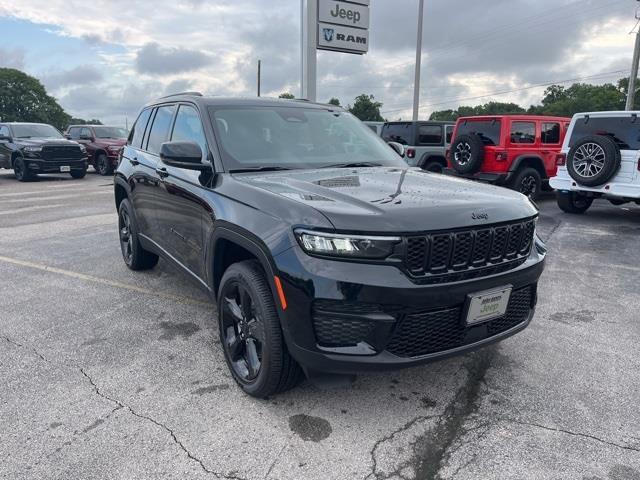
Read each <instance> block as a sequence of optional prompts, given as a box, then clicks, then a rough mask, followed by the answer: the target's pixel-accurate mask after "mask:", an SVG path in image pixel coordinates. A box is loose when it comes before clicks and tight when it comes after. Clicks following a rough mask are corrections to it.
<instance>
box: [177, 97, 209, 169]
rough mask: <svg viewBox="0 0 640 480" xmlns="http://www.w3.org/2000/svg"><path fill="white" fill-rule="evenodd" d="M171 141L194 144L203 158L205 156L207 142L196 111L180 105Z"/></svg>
mask: <svg viewBox="0 0 640 480" xmlns="http://www.w3.org/2000/svg"><path fill="white" fill-rule="evenodd" d="M171 140H175V141H183V142H195V143H197V144H198V145H200V150H202V155H203V157H206V155H207V140H206V139H205V137H204V131H203V130H202V122H201V121H200V115H199V114H198V111H197V110H196V109H195V108H193V107H190V106H188V105H180V108H179V109H178V115H176V123H175V125H174V127H173V134H172V135H171Z"/></svg>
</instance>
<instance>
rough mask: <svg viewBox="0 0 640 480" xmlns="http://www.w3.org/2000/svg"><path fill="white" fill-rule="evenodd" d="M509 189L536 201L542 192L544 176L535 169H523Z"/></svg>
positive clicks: (516, 175)
mask: <svg viewBox="0 0 640 480" xmlns="http://www.w3.org/2000/svg"><path fill="white" fill-rule="evenodd" d="M509 188H511V189H512V190H515V191H516V192H520V193H522V194H523V195H526V196H527V197H529V198H531V199H532V200H536V199H537V198H538V197H539V196H540V191H541V190H542V176H541V175H540V172H538V171H537V170H536V169H535V168H532V167H524V168H521V169H520V170H518V171H517V172H516V174H515V175H514V177H513V179H512V180H511V181H510V182H509Z"/></svg>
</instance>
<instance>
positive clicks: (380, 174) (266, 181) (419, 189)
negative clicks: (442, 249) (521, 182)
mask: <svg viewBox="0 0 640 480" xmlns="http://www.w3.org/2000/svg"><path fill="white" fill-rule="evenodd" d="M235 177H236V179H237V180H238V181H241V182H246V183H249V184H251V185H252V186H254V187H256V188H260V189H263V190H267V191H269V192H271V193H273V194H277V195H280V196H281V197H284V198H287V199H289V200H291V201H294V202H298V203H302V204H305V205H307V206H310V207H313V208H314V209H316V210H318V211H319V212H321V213H322V214H323V215H324V216H326V217H327V219H328V220H329V221H330V222H331V223H332V224H333V225H334V227H335V228H336V229H338V230H345V231H361V232H394V233H401V232H407V233H408V232H420V231H431V230H444V229H453V228H463V227H472V226H476V225H478V226H479V225H483V224H487V225H489V224H495V223H501V222H507V221H514V220H519V219H523V218H528V217H531V216H534V215H536V214H537V209H536V208H535V207H534V206H533V205H532V204H531V202H530V201H529V200H528V199H527V198H526V197H525V196H524V195H521V194H520V193H517V192H514V191H511V190H508V189H506V188H500V187H494V186H491V185H485V184H481V183H477V182H472V181H469V180H464V179H459V178H454V177H449V176H446V175H440V174H435V173H429V172H425V171H422V170H420V169H412V168H409V169H401V168H394V167H374V168H350V169H346V168H340V169H320V170H292V171H287V172H275V173H269V174H240V175H236V176H235Z"/></svg>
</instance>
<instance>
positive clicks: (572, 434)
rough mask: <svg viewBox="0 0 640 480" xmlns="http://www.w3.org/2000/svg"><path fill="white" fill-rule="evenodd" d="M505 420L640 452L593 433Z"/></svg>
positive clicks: (509, 419)
mask: <svg viewBox="0 0 640 480" xmlns="http://www.w3.org/2000/svg"><path fill="white" fill-rule="evenodd" d="M505 420H506V421H507V422H510V423H515V424H518V425H526V426H529V427H534V428H541V429H543V430H548V431H550V432H556V433H564V434H566V435H571V436H573V437H582V438H588V439H590V440H595V441H596V442H600V443H604V444H605V445H610V446H612V447H617V448H621V449H624V450H631V451H632V452H640V448H636V447H632V446H630V445H622V444H620V443H615V442H610V441H608V440H604V439H602V438H599V437H596V436H595V435H591V434H589V433H580V432H572V431H571V430H565V429H563V428H557V427H549V426H546V425H541V424H539V423H534V422H523V421H522V420H515V419H512V418H506V419H505Z"/></svg>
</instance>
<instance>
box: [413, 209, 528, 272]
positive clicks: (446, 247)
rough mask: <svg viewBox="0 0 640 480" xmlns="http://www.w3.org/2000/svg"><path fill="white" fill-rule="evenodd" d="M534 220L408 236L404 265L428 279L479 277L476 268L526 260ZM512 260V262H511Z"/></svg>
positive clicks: (487, 267)
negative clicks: (475, 271)
mask: <svg viewBox="0 0 640 480" xmlns="http://www.w3.org/2000/svg"><path fill="white" fill-rule="evenodd" d="M534 230H535V222H534V220H527V221H526V222H518V223H512V224H509V225H500V226H497V227H489V228H487V227H485V228H482V229H477V230H475V229H474V230H463V231H458V232H453V233H436V234H431V235H424V236H414V237H408V238H407V244H406V245H407V250H406V255H405V266H406V268H407V270H408V271H409V273H410V274H411V275H412V276H413V277H416V278H417V279H420V280H422V281H424V282H427V283H443V282H449V281H458V280H465V279H468V278H476V277H477V276H478V275H476V274H475V273H474V270H476V269H483V274H484V275H490V274H491V273H488V272H485V271H484V269H488V270H491V269H492V268H490V267H496V266H502V265H504V264H507V263H508V265H507V267H506V268H504V269H501V270H500V271H505V270H509V269H510V268H515V267H516V266H518V265H521V264H522V263H524V260H525V259H526V257H527V256H528V255H529V251H530V250H531V245H532V244H533V233H534ZM509 262H510V263H509Z"/></svg>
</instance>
